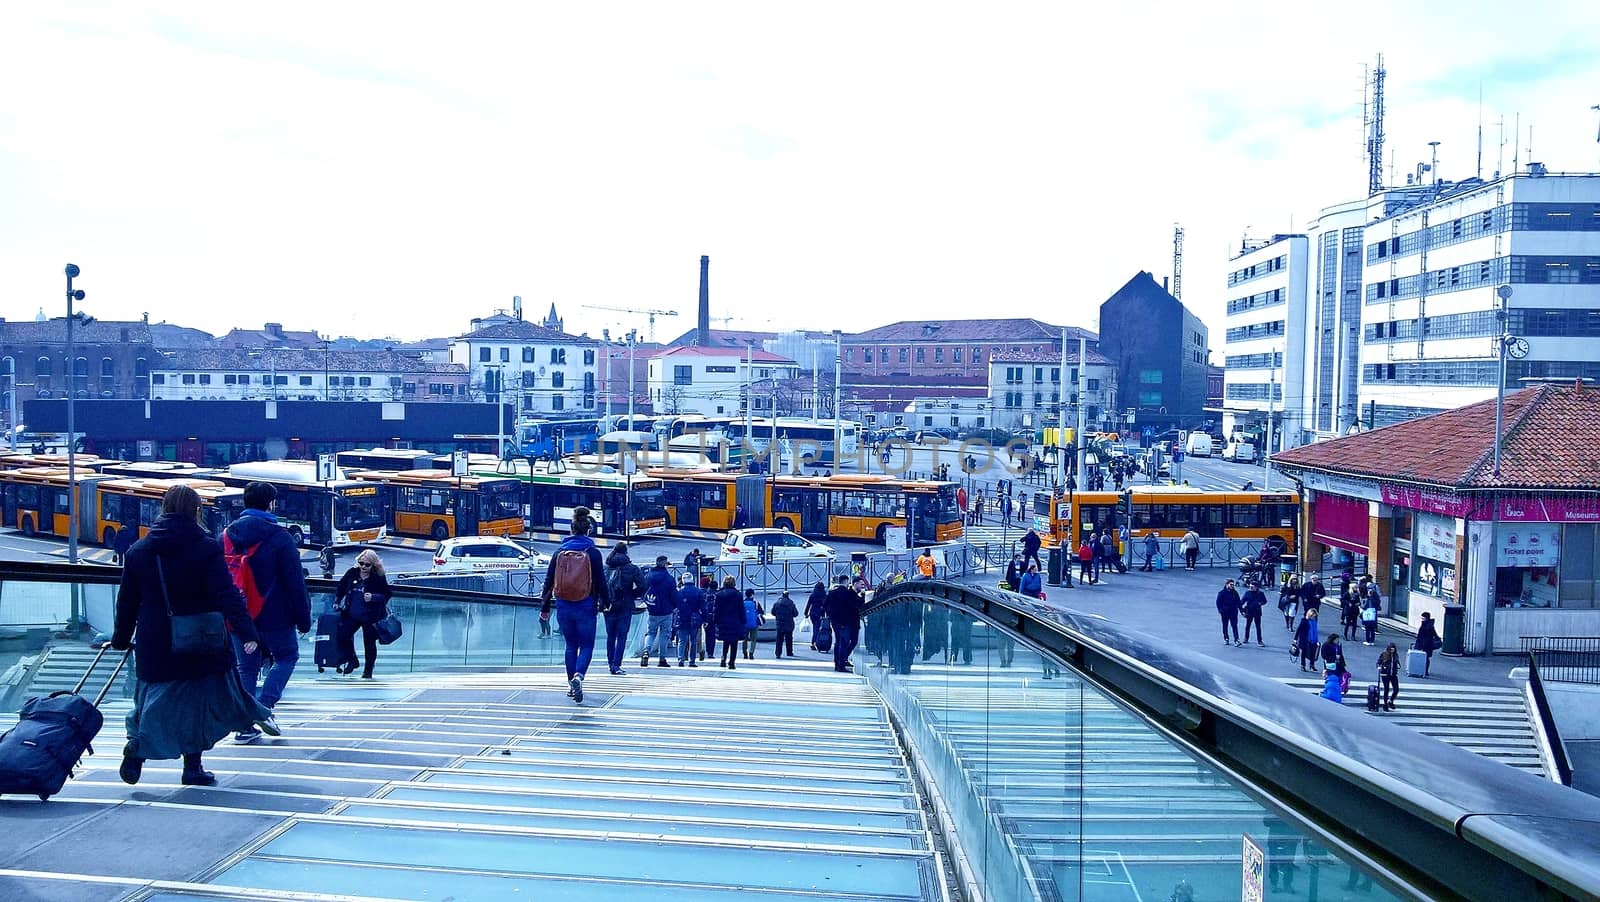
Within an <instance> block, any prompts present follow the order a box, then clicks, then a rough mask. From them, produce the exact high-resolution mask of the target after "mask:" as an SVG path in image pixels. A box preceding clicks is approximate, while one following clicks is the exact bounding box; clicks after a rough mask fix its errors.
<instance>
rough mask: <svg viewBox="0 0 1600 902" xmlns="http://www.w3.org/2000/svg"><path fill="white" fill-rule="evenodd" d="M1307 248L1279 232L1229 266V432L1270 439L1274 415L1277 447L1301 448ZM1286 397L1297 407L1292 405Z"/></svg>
mask: <svg viewBox="0 0 1600 902" xmlns="http://www.w3.org/2000/svg"><path fill="white" fill-rule="evenodd" d="M1307 248H1308V242H1307V240H1306V236H1305V235H1275V236H1273V237H1272V239H1271V240H1270V241H1262V242H1253V243H1251V242H1247V243H1246V244H1245V245H1244V246H1243V247H1242V248H1241V250H1240V252H1239V254H1238V255H1237V256H1235V257H1234V258H1233V259H1232V260H1231V261H1230V262H1229V264H1228V285H1227V292H1228V293H1227V298H1228V307H1227V329H1226V331H1225V332H1224V340H1223V345H1222V347H1223V374H1222V411H1223V412H1222V432H1223V434H1224V435H1233V434H1234V433H1235V432H1236V431H1245V432H1251V433H1261V434H1262V435H1263V437H1264V434H1265V432H1266V431H1267V429H1266V426H1267V423H1268V418H1269V417H1270V418H1271V420H1272V423H1273V429H1272V431H1273V432H1274V438H1273V445H1274V450H1276V449H1277V448H1286V447H1293V446H1294V445H1296V444H1298V443H1299V441H1298V439H1299V435H1300V410H1301V409H1300V404H1299V399H1300V397H1301V396H1302V395H1303V394H1304V381H1305V378H1304V377H1305V355H1304V353H1303V352H1302V351H1301V348H1302V347H1303V346H1304V342H1305V340H1306V284H1307V281H1308V276H1309V274H1310V269H1309V267H1308V265H1307ZM1285 398H1291V399H1294V401H1295V403H1292V404H1289V405H1287V407H1286V406H1285V404H1284V399H1285Z"/></svg>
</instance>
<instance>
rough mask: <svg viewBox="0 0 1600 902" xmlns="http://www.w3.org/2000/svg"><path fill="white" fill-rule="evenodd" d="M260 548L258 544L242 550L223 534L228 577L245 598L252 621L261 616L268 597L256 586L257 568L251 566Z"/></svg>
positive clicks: (224, 558) (223, 556)
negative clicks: (252, 559)
mask: <svg viewBox="0 0 1600 902" xmlns="http://www.w3.org/2000/svg"><path fill="white" fill-rule="evenodd" d="M260 547H261V545H260V543H257V544H255V545H251V546H250V547H249V548H245V549H243V550H241V549H240V548H239V546H237V545H235V544H233V537H232V536H230V535H228V534H227V533H226V532H224V533H223V534H222V559H223V560H224V561H226V562H227V564H228V576H230V577H232V578H233V584H234V586H235V587H236V588H238V590H239V594H240V595H243V596H244V607H245V610H246V611H249V612H250V619H252V620H254V619H255V618H256V617H258V616H260V615H261V609H262V608H264V607H266V604H267V597H266V596H265V595H262V594H261V589H260V588H259V587H257V586H256V571H255V568H254V567H252V566H250V558H252V557H254V556H255V553H256V549H258V548H260Z"/></svg>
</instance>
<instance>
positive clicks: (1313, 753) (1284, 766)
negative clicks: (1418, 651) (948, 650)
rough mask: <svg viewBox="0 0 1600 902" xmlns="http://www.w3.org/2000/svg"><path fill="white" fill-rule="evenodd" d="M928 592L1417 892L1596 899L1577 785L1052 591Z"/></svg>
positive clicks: (881, 600) (924, 598)
mask: <svg viewBox="0 0 1600 902" xmlns="http://www.w3.org/2000/svg"><path fill="white" fill-rule="evenodd" d="M904 602H931V603H937V604H942V605H946V606H949V607H952V608H956V609H958V610H961V611H964V612H966V613H968V614H970V615H972V616H977V617H981V618H982V619H984V620H986V621H989V622H991V623H994V624H996V625H997V626H999V627H1000V628H1002V629H1005V630H1007V631H1009V632H1011V633H1013V634H1015V635H1016V636H1018V637H1020V638H1021V639H1022V640H1023V641H1025V642H1028V643H1029V644H1031V645H1033V646H1035V648H1036V650H1038V651H1040V652H1042V653H1046V654H1050V655H1053V656H1055V657H1057V658H1059V659H1060V660H1061V661H1062V662H1063V663H1064V664H1065V665H1066V666H1067V667H1069V668H1071V669H1072V670H1074V671H1075V672H1076V673H1077V675H1078V676H1079V677H1080V678H1081V679H1083V680H1085V681H1086V682H1089V683H1091V684H1093V685H1095V686H1097V687H1098V688H1100V689H1101V690H1102V691H1104V692H1105V693H1106V694H1107V695H1108V696H1110V697H1111V698H1113V699H1114V700H1116V701H1118V702H1120V703H1121V704H1123V705H1125V706H1127V707H1129V708H1131V709H1133V710H1134V711H1135V712H1137V713H1139V714H1141V715H1142V716H1144V717H1146V718H1147V719H1149V720H1150V721H1152V722H1154V723H1156V724H1158V725H1160V726H1162V727H1163V728H1164V729H1165V730H1166V731H1167V733H1168V735H1170V736H1172V737H1174V739H1176V740H1178V741H1179V742H1180V743H1181V744H1183V745H1184V746H1185V747H1186V748H1187V749H1188V750H1189V751H1191V752H1192V753H1194V754H1196V755H1199V756H1202V757H1206V758H1210V759H1212V760H1215V761H1218V762H1220V763H1221V764H1223V765H1224V766H1226V767H1227V768H1228V769H1230V770H1231V771H1232V772H1234V773H1236V774H1238V775H1239V776H1240V777H1241V779H1243V780H1245V781H1246V782H1247V783H1249V784H1250V785H1252V786H1253V787H1254V788H1256V789H1257V790H1258V791H1259V793H1260V794H1261V795H1262V796H1264V797H1265V798H1269V799H1271V800H1273V801H1274V803H1275V804H1277V805H1280V806H1283V808H1284V809H1286V810H1292V811H1296V812H1300V813H1305V812H1312V813H1313V815H1312V817H1313V818H1314V824H1315V826H1316V827H1317V828H1318V829H1320V830H1322V831H1323V832H1324V833H1325V834H1326V835H1327V836H1328V837H1329V838H1330V839H1331V840H1332V841H1334V842H1335V843H1336V844H1339V845H1342V846H1344V847H1345V848H1348V849H1352V850H1355V851H1356V852H1357V853H1358V854H1360V855H1362V856H1363V857H1364V858H1365V859H1366V860H1367V861H1368V862H1370V863H1371V864H1372V865H1373V867H1374V869H1375V870H1377V871H1378V872H1380V873H1381V872H1387V873H1390V874H1393V875H1396V876H1397V877H1398V878H1399V879H1400V880H1401V881H1403V882H1404V883H1405V884H1407V885H1408V886H1409V889H1410V891H1411V892H1412V893H1414V894H1416V895H1417V896H1418V897H1421V898H1461V899H1485V900H1490V899H1494V900H1503V899H1548V898H1561V897H1568V898H1572V899H1593V898H1600V809H1597V808H1596V806H1595V805H1594V804H1593V802H1594V800H1593V799H1592V798H1591V797H1589V796H1586V795H1584V794H1582V793H1579V792H1577V791H1576V790H1572V789H1569V788H1566V787H1562V786H1557V785H1555V784H1554V783H1552V782H1550V781H1548V780H1542V779H1539V778H1537V777H1535V776H1533V775H1531V774H1526V773H1522V772H1520V771H1518V770H1516V769H1514V768H1510V767H1506V766H1505V765H1503V764H1499V763H1497V762H1494V761H1491V760H1489V759H1487V758H1483V757H1481V756H1478V755H1475V754H1472V753H1471V752H1467V751H1465V750H1462V749H1458V748H1455V747H1453V746H1450V745H1448V744H1445V743H1443V742H1440V741H1439V740H1437V739H1434V738H1432V737H1428V736H1424V735H1422V734H1420V733H1416V732H1414V731H1412V730H1408V729H1405V728H1402V727H1397V726H1395V725H1393V724H1390V723H1386V722H1384V721H1382V720H1379V719H1377V718H1372V717H1368V716H1366V715H1365V714H1364V713H1362V712H1360V711H1356V710H1352V709H1347V708H1344V707H1343V706H1337V705H1329V704H1328V703H1327V702H1326V701H1324V700H1322V699H1320V698H1318V697H1316V696H1314V695H1312V694H1310V693H1306V692H1303V691H1300V690H1296V689H1293V688H1291V687H1289V686H1286V685H1283V684H1280V683H1277V682H1275V681H1271V680H1263V679H1262V678H1261V677H1260V676H1259V675H1257V674H1254V673H1250V672H1248V671H1245V670H1243V669H1241V668H1238V667H1235V666H1233V665H1231V664H1228V663H1226V662H1224V661H1219V660H1217V659H1214V658H1211V657H1209V656H1207V655H1204V654H1202V653H1200V652H1196V651H1189V650H1186V649H1183V648H1181V647H1178V646H1177V645H1176V644H1175V643H1173V642H1172V641H1170V640H1168V639H1161V638H1158V637H1155V636H1151V635H1148V634H1145V633H1141V632H1138V631H1135V630H1131V629H1128V628H1126V627H1123V626H1119V625H1117V624H1115V623H1113V622H1111V621H1106V620H1101V619H1096V618H1095V617H1093V616H1089V615H1080V614H1077V613H1076V612H1074V611H1072V610H1070V609H1067V608H1064V607H1061V606H1056V605H1049V604H1046V603H1044V602H1040V601H1037V600H1035V599H1031V598H1027V597H1025V596H1021V595H1017V594H1015V593H1011V592H1002V591H999V590H996V589H987V588H982V587H973V586H965V585H960V584H956V583H950V582H944V581H938V580H910V581H906V582H901V583H897V584H894V585H883V586H880V587H879V588H878V590H877V592H876V593H875V595H874V598H873V601H872V603H870V604H869V605H867V607H866V610H865V613H866V614H867V615H869V616H870V615H871V614H872V613H873V612H874V611H878V610H881V609H883V608H885V607H887V606H889V605H893V604H897V603H904Z"/></svg>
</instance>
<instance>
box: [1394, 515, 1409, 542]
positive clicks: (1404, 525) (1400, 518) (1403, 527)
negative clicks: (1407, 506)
mask: <svg viewBox="0 0 1600 902" xmlns="http://www.w3.org/2000/svg"><path fill="white" fill-rule="evenodd" d="M1394 538H1395V539H1396V540H1397V541H1401V542H1409V541H1410V540H1411V512H1410V511H1408V510H1397V511H1395V512H1394Z"/></svg>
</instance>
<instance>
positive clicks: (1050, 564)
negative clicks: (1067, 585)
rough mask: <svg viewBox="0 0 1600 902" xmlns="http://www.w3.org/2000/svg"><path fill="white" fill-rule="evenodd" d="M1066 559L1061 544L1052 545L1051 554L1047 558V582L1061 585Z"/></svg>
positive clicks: (1052, 584)
mask: <svg viewBox="0 0 1600 902" xmlns="http://www.w3.org/2000/svg"><path fill="white" fill-rule="evenodd" d="M1065 560H1066V557H1065V555H1064V554H1063V553H1062V551H1061V546H1060V545H1052V546H1050V554H1049V556H1048V557H1046V558H1045V570H1046V573H1045V584H1046V585H1051V586H1059V585H1061V566H1062V562H1063V561H1065Z"/></svg>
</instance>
